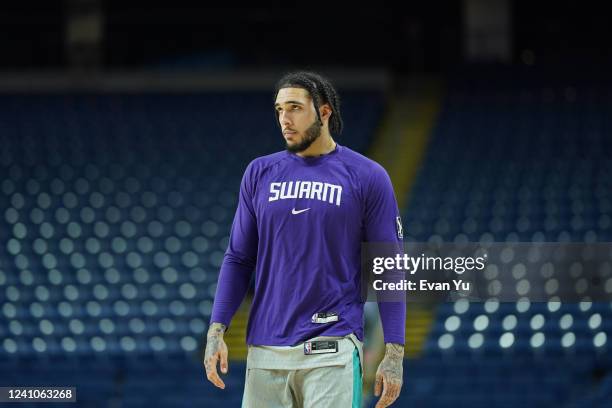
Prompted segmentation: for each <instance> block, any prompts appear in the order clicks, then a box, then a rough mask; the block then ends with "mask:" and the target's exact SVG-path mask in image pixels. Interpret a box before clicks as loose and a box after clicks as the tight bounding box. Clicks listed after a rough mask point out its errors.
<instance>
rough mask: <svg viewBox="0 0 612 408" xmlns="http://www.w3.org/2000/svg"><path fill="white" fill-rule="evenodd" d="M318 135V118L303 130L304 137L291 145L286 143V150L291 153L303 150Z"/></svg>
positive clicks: (319, 131) (319, 125) (319, 128)
mask: <svg viewBox="0 0 612 408" xmlns="http://www.w3.org/2000/svg"><path fill="white" fill-rule="evenodd" d="M319 136H321V124H320V123H319V121H318V120H315V121H314V123H313V124H312V125H310V127H309V128H308V129H306V132H304V138H303V139H302V140H301V141H299V142H297V143H296V144H293V145H290V144H289V143H287V151H289V152H291V153H299V152H303V151H304V150H306V149H308V148H309V147H310V145H311V144H312V143H313V142H314V141H315V140H317V138H318V137H319Z"/></svg>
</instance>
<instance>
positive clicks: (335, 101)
mask: <svg viewBox="0 0 612 408" xmlns="http://www.w3.org/2000/svg"><path fill="white" fill-rule="evenodd" d="M282 88H302V89H305V90H306V91H307V92H308V93H309V94H310V97H311V98H312V102H313V104H314V108H315V112H316V113H317V118H318V119H319V124H321V125H323V122H322V121H321V115H320V114H319V107H320V106H321V105H324V104H329V106H331V108H332V115H331V117H330V118H329V131H330V133H333V134H336V135H338V134H340V133H342V116H341V115H340V97H339V96H338V93H337V92H336V89H335V88H334V87H333V85H332V84H331V82H330V81H329V80H328V79H327V78H325V77H323V76H321V75H319V74H317V73H315V72H307V71H296V72H290V73H288V74H286V75H284V76H283V77H282V78H281V79H280V80H279V81H278V82H277V83H276V88H275V92H274V100H276V96H277V95H278V91H280V90H281V89H282ZM275 114H276V121H277V123H278V112H277V111H276V110H275Z"/></svg>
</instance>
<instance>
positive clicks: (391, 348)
mask: <svg viewBox="0 0 612 408" xmlns="http://www.w3.org/2000/svg"><path fill="white" fill-rule="evenodd" d="M386 356H389V357H390V358H400V359H401V358H404V346H403V345H401V344H397V343H386V344H385V357H386Z"/></svg>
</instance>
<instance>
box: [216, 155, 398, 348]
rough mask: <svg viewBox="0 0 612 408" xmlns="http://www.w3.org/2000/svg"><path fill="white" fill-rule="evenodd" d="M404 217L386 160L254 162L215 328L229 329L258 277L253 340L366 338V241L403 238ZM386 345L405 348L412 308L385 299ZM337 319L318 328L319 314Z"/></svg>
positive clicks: (274, 158) (287, 342)
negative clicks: (382, 162)
mask: <svg viewBox="0 0 612 408" xmlns="http://www.w3.org/2000/svg"><path fill="white" fill-rule="evenodd" d="M398 217H399V212H398V208H397V201H396V199H395V196H394V193H393V188H392V185H391V180H390V179H389V176H388V175H387V172H386V171H385V170H384V169H383V168H382V166H380V165H379V164H378V163H376V162H374V161H373V160H370V159H368V158H366V157H365V156H363V155H361V154H359V153H356V152H354V151H353V150H351V149H349V148H347V147H345V146H340V145H339V144H337V147H336V149H335V150H333V151H332V152H330V153H328V154H326V155H323V156H318V157H312V158H303V157H300V156H298V155H296V154H293V153H290V152H287V151H282V152H278V153H274V154H271V155H268V156H263V157H259V158H257V159H255V160H253V161H252V162H251V163H250V164H249V165H248V167H247V169H246V171H245V173H244V176H243V179H242V183H241V185H240V196H239V201H238V208H237V210H236V214H235V217H234V222H233V224H232V229H231V234H230V242H229V245H228V248H227V251H226V253H225V257H224V260H223V264H222V266H221V271H220V273H219V282H218V284H217V290H216V294H215V300H214V305H213V310H212V315H211V319H210V321H211V323H212V322H219V323H223V324H224V325H226V326H229V325H230V321H231V319H232V317H233V316H234V314H235V313H236V310H237V309H238V307H239V306H240V303H241V302H242V300H243V299H244V296H245V295H246V292H247V290H248V286H249V283H250V279H251V275H252V273H253V271H255V294H254V297H253V302H252V306H251V312H250V315H249V322H248V326H247V343H248V344H252V345H270V346H293V345H296V344H298V343H300V342H303V341H304V340H306V339H309V338H312V337H315V336H344V335H347V334H350V333H355V334H356V335H357V337H358V338H359V339H360V340H363V306H364V303H363V300H362V298H361V276H360V274H361V271H360V268H361V243H362V242H394V243H397V242H399V241H401V239H400V237H398V231H397V225H398V223H397V221H398ZM378 306H379V311H380V316H381V321H382V326H383V331H384V339H385V342H386V343H399V344H404V334H405V333H404V331H405V317H406V308H405V302H379V303H378ZM324 312H336V313H338V320H337V321H335V322H329V323H324V324H321V323H313V322H312V320H311V318H312V316H313V314H315V313H324Z"/></svg>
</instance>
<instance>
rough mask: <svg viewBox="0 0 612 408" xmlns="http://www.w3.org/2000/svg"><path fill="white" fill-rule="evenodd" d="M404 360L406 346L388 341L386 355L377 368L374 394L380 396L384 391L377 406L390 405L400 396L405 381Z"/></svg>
mask: <svg viewBox="0 0 612 408" xmlns="http://www.w3.org/2000/svg"><path fill="white" fill-rule="evenodd" d="M403 360H404V346H402V345H401V344H392V343H387V345H386V350H385V356H384V357H383V359H382V361H381V362H380V365H379V366H378V370H376V384H375V385H374V395H375V396H377V397H378V396H379V395H380V392H381V391H382V397H380V399H379V400H378V403H377V404H376V407H375V408H385V407H388V406H389V405H391V404H393V402H394V401H395V400H396V399H397V397H399V394H400V391H401V389H402V381H403V371H404V368H403V365H402V362H403Z"/></svg>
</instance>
